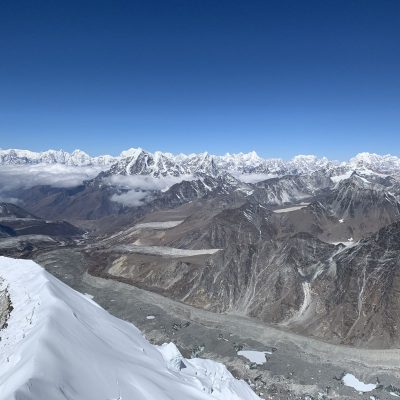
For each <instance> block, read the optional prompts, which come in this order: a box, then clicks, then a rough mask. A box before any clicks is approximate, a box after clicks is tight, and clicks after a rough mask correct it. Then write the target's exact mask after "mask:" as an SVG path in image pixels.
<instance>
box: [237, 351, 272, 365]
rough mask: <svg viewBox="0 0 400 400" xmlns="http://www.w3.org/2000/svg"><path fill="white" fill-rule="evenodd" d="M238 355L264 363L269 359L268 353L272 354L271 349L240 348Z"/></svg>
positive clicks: (254, 361) (257, 362)
mask: <svg viewBox="0 0 400 400" xmlns="http://www.w3.org/2000/svg"><path fill="white" fill-rule="evenodd" d="M237 354H238V356H242V357H245V358H247V359H248V360H249V361H250V362H253V363H256V364H258V365H262V364H264V363H265V362H266V361H267V358H266V357H265V355H266V354H272V353H271V352H270V351H255V350H240V351H238V352H237Z"/></svg>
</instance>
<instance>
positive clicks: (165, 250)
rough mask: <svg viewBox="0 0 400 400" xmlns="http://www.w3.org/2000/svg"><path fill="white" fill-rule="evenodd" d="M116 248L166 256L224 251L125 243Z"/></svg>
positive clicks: (208, 253) (190, 255) (185, 255)
mask: <svg viewBox="0 0 400 400" xmlns="http://www.w3.org/2000/svg"><path fill="white" fill-rule="evenodd" d="M114 249H116V250H118V251H126V252H128V253H138V254H149V255H156V256H164V257H194V256H203V255H211V254H215V253H218V252H219V251H222V249H201V250H190V249H176V248H174V247H168V246H143V245H138V244H125V245H120V246H115V247H114Z"/></svg>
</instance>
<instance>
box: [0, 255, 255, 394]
mask: <svg viewBox="0 0 400 400" xmlns="http://www.w3.org/2000/svg"><path fill="white" fill-rule="evenodd" d="M0 281H1V283H0V284H1V288H0V290H1V289H4V288H7V291H8V293H9V296H10V299H11V302H12V305H13V307H14V308H13V310H12V311H11V314H10V317H9V319H8V325H7V327H6V328H4V329H3V330H2V331H0V336H1V341H0V399H2V400H9V399H24V400H30V399H32V400H61V399H63V400H65V399H69V400H78V399H79V400H146V399H157V400H164V399H165V400H167V399H168V400H191V399H193V400H194V399H196V400H207V399H209V400H211V399H221V400H222V399H224V400H225V399H226V400H255V399H258V396H256V395H255V394H254V392H252V390H251V389H250V387H249V386H248V385H247V384H246V383H245V382H243V381H239V380H236V379H235V378H233V376H232V375H231V374H230V373H229V372H228V371H227V369H226V368H225V367H224V366H223V365H222V364H218V363H216V362H213V361H210V360H203V359H191V360H186V359H184V358H183V357H182V356H181V355H180V353H179V351H178V350H177V348H176V347H175V345H174V344H172V343H170V344H168V345H164V346H160V347H159V348H157V347H156V346H153V345H151V344H150V343H149V342H148V341H147V340H146V339H145V338H144V337H143V336H142V334H141V333H140V331H139V330H138V329H137V328H136V327H135V326H133V325H132V324H130V323H128V322H125V321H122V320H119V319H117V318H115V317H113V316H111V315H110V314H109V313H108V312H106V311H105V310H104V309H102V308H101V307H100V306H98V305H97V304H96V303H94V302H93V301H92V300H91V299H90V298H88V297H87V296H84V295H81V294H80V293H78V292H76V291H74V290H72V289H71V288H69V287H68V286H66V285H65V284H63V283H62V282H60V281H58V280H57V279H56V278H54V277H53V276H51V275H50V274H48V273H47V272H46V271H45V270H44V269H42V268H41V267H40V266H38V265H37V264H35V263H34V262H33V261H26V260H15V259H11V258H5V257H0Z"/></svg>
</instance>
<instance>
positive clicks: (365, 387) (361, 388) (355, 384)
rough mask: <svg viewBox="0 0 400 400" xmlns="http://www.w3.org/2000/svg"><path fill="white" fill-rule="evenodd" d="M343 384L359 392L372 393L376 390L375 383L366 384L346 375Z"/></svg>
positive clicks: (350, 375)
mask: <svg viewBox="0 0 400 400" xmlns="http://www.w3.org/2000/svg"><path fill="white" fill-rule="evenodd" d="M342 381H343V384H344V385H345V386H349V387H352V388H353V389H355V390H357V391H358V392H371V391H372V390H374V389H375V388H376V384H375V383H364V382H361V381H359V380H358V379H357V378H356V377H355V376H354V375H352V374H346V375H345V376H344V377H343V378H342Z"/></svg>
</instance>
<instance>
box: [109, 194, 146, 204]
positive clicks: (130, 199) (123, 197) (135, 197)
mask: <svg viewBox="0 0 400 400" xmlns="http://www.w3.org/2000/svg"><path fill="white" fill-rule="evenodd" d="M149 195H150V193H149V192H146V191H143V190H130V191H129V192H126V193H122V194H114V195H113V196H111V200H112V201H116V202H118V203H122V204H124V205H125V206H128V207H138V206H141V205H143V204H144V203H145V200H146V198H148V197H149Z"/></svg>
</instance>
